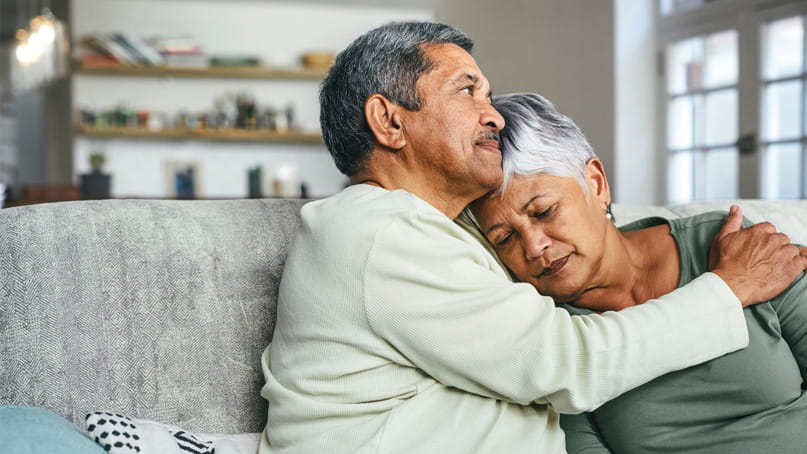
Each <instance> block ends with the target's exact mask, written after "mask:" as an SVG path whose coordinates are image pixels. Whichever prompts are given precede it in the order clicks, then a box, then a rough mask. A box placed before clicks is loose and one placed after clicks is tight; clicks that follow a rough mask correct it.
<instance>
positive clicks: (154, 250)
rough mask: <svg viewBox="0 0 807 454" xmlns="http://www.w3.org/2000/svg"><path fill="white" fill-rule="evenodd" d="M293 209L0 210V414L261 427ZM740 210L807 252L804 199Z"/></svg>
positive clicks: (643, 211)
mask: <svg viewBox="0 0 807 454" xmlns="http://www.w3.org/2000/svg"><path fill="white" fill-rule="evenodd" d="M302 203H303V201H300V200H233V201H145V200H113V201H86V202H65V203H55V204H45V205H34V206H26V207H17V208H10V209H3V210H0V404H14V405H35V406H41V407H45V408H47V409H50V410H53V411H54V412H56V413H58V414H60V415H62V416H65V417H66V418H68V419H70V420H72V421H74V422H76V423H77V424H79V425H81V424H82V422H83V419H84V415H85V413H87V412H90V411H93V410H114V411H116V412H120V413H123V414H126V415H128V416H133V417H138V418H145V419H154V420H157V421H161V422H165V423H170V424H174V425H178V426H181V427H183V428H185V429H188V430H191V431H196V432H202V433H242V434H243V433H253V434H255V433H257V432H260V431H261V430H262V429H263V426H264V424H265V415H266V402H265V401H264V400H263V399H262V398H260V396H259V391H260V387H261V386H262V384H263V377H262V375H261V371H260V364H259V362H260V354H261V352H262V350H263V348H264V347H265V346H266V344H267V343H268V342H269V341H270V339H271V338H272V332H273V327H274V321H275V304H276V294H277V286H278V283H279V279H280V274H281V270H282V267H283V263H284V261H285V258H286V254H287V249H288V244H289V241H290V240H291V238H292V237H293V235H294V233H295V231H296V229H297V228H298V227H299V215H298V212H299V208H300V206H301V205H302ZM740 204H741V206H742V207H743V208H744V210H745V213H746V215H747V216H748V217H750V218H751V219H753V220H756V221H759V220H762V219H768V220H772V221H773V222H774V223H775V224H776V225H777V226H778V227H779V228H780V229H781V230H782V231H785V232H787V233H789V234H790V235H791V237H792V238H793V240H794V241H798V242H801V243H807V222H805V221H807V201H792V202H765V201H742V202H741V203H740ZM728 205H729V202H709V203H693V204H688V205H681V206H675V207H631V206H616V207H615V216H616V219H617V221H618V222H619V223H624V222H627V221H630V220H632V219H635V218H638V217H643V216H651V215H661V216H666V217H677V216H683V215H689V214H694V213H699V212H702V211H704V210H708V209H718V208H719V209H723V210H725V209H727V208H728ZM360 221H361V220H359V219H357V220H356V222H360ZM311 285H317V277H316V276H311Z"/></svg>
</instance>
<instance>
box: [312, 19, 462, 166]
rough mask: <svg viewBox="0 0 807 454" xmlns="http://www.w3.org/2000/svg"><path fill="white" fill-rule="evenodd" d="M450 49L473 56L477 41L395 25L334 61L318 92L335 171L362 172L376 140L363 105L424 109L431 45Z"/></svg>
mask: <svg viewBox="0 0 807 454" xmlns="http://www.w3.org/2000/svg"><path fill="white" fill-rule="evenodd" d="M440 43H451V44H456V45H458V46H460V47H461V48H463V49H465V50H466V51H467V52H469V53H470V52H471V49H472V48H473V41H472V40H471V39H470V38H469V37H468V36H466V35H465V33H463V32H461V31H460V30H457V29H456V28H454V27H451V26H449V25H445V24H435V23H431V22H392V23H388V24H386V25H382V26H381V27H378V28H376V29H373V30H370V31H369V32H367V33H365V34H364V35H362V36H360V37H358V38H357V39H356V40H355V41H353V42H352V43H351V44H350V45H349V46H348V47H347V48H346V49H345V50H343V51H342V52H341V53H339V55H337V57H336V61H335V63H334V65H333V67H331V69H330V71H328V76H327V77H326V78H325V80H324V81H323V82H322V86H321V87H320V94H319V100H320V125H321V127H322V136H323V139H324V141H325V145H326V146H327V147H328V151H329V152H330V153H331V156H332V157H333V160H334V162H335V163H336V167H337V168H338V169H339V171H341V172H342V173H344V174H345V175H347V176H353V175H355V174H356V173H358V172H359V171H360V170H362V169H363V168H364V166H365V165H366V163H367V160H368V158H369V157H370V152H371V151H372V149H373V142H374V140H375V137H374V136H373V133H372V131H371V130H370V126H369V125H368V124H367V121H366V119H365V117H364V104H365V102H366V101H367V98H369V97H370V96H371V95H373V94H376V93H378V94H380V95H383V96H384V97H386V98H387V99H389V100H391V101H393V102H396V103H398V104H400V105H401V106H403V107H405V108H406V109H408V110H412V111H416V110H419V109H420V108H421V104H420V98H419V97H418V94H417V91H416V89H415V88H416V87H415V86H416V84H417V81H418V78H419V77H420V76H421V75H422V74H423V73H425V72H426V71H428V70H429V69H431V68H432V67H434V65H435V63H437V62H432V61H429V59H428V58H426V56H425V54H424V49H423V47H425V46H427V45H430V44H440Z"/></svg>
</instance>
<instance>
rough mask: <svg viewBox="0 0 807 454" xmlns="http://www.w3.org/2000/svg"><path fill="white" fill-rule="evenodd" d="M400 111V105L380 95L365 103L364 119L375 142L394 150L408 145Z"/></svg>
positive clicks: (371, 97) (370, 98) (375, 95)
mask: <svg viewBox="0 0 807 454" xmlns="http://www.w3.org/2000/svg"><path fill="white" fill-rule="evenodd" d="M400 109H402V107H401V106H400V105H398V104H397V103H394V102H392V101H390V100H389V99H387V98H386V97H384V96H383V95H380V94H378V93H376V94H373V95H371V96H370V97H369V98H367V102H365V103H364V118H365V119H366V120H367V124H368V125H369V126H370V130H371V131H372V132H373V135H374V136H375V140H376V141H377V142H378V143H379V144H380V145H382V146H384V147H386V148H390V149H392V150H400V149H401V148H403V147H404V145H406V136H405V135H404V133H403V127H402V126H401V115H400Z"/></svg>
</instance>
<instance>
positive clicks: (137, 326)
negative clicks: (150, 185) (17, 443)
mask: <svg viewBox="0 0 807 454" xmlns="http://www.w3.org/2000/svg"><path fill="white" fill-rule="evenodd" d="M301 205H302V202H301V201H299V200H296V201H292V200H237V201H137V200H125V201H124V200H121V201H87V202H69V203H56V204H46V205H35V206H27V207H18V208H11V209H4V210H0V404H19V405H37V406H42V407H45V408H48V409H51V410H53V411H55V412H56V413H59V414H61V415H63V416H66V417H68V418H70V419H72V420H73V421H75V422H78V423H83V419H84V415H85V413H87V412H89V411H92V410H114V411H117V412H120V413H124V414H127V415H131V416H135V417H140V418H151V419H156V420H159V421H162V422H166V423H172V424H177V425H180V426H182V427H184V428H187V429H189V430H195V431H203V432H230V433H236V432H259V431H261V430H262V429H263V426H264V424H265V415H266V402H265V401H264V399H262V398H260V396H259V392H260V388H261V386H262V385H263V377H262V374H261V370H260V354H261V352H262V351H263V349H264V347H265V346H266V344H267V343H268V342H269V340H270V339H271V337H272V332H273V328H274V320H275V319H274V314H275V304H276V297H277V287H278V283H279V280H280V274H281V269H282V267H283V264H284V262H285V259H286V253H287V248H288V244H289V240H290V239H291V237H292V236H293V234H294V232H295V231H296V230H297V228H298V226H299V208H300V206H301Z"/></svg>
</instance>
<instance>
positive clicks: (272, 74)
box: [75, 64, 328, 80]
mask: <svg viewBox="0 0 807 454" xmlns="http://www.w3.org/2000/svg"><path fill="white" fill-rule="evenodd" d="M75 72H76V73H78V74H87V75H94V76H130V77H165V78H168V77H182V78H207V79H279V80H322V79H323V78H324V77H325V75H326V74H327V73H328V71H327V70H324V69H323V70H312V69H304V68H264V67H243V68H239V67H209V68H181V67H169V66H108V67H107V66H99V67H84V66H81V65H80V64H77V66H76V69H75Z"/></svg>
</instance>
